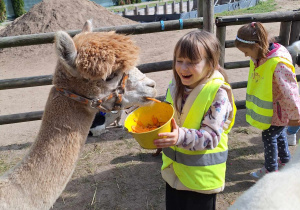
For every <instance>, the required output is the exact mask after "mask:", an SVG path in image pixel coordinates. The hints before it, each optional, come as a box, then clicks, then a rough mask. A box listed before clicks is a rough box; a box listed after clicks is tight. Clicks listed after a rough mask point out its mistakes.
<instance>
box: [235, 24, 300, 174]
mask: <svg viewBox="0 0 300 210" xmlns="http://www.w3.org/2000/svg"><path fill="white" fill-rule="evenodd" d="M235 45H236V47H237V48H238V49H239V50H240V51H242V52H243V53H244V54H245V56H249V57H250V58H251V59H250V71H249V77H248V84H247V95H246V109H247V112H246V120H247V122H248V123H249V124H250V125H252V126H254V127H256V128H259V129H261V130H262V140H263V143H264V154H265V164H264V166H263V167H262V168H261V169H259V170H258V171H256V172H252V173H251V176H253V177H255V178H261V177H262V176H263V175H264V174H266V173H268V172H273V171H277V170H278V162H277V158H278V156H279V159H280V160H279V163H281V164H285V163H287V162H289V160H290V152H289V148H288V143H287V138H286V131H285V126H287V125H299V122H298V120H299V119H300V101H299V93H298V85H297V81H296V77H295V68H294V66H293V64H292V58H291V55H290V53H289V52H288V51H287V49H286V48H285V47H283V46H282V45H280V44H278V43H273V42H271V43H269V41H268V33H267V31H266V29H265V28H264V26H263V25H262V24H261V23H259V22H253V23H250V24H247V25H244V26H242V27H241V28H240V29H239V30H238V33H237V36H236V40H235Z"/></svg>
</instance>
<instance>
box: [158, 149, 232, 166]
mask: <svg viewBox="0 0 300 210" xmlns="http://www.w3.org/2000/svg"><path fill="white" fill-rule="evenodd" d="M163 151H164V154H165V155H166V156H167V157H168V158H170V159H172V160H173V161H176V162H177V163H181V164H183V165H186V166H210V165H217V164H220V163H224V162H225V161H226V160H227V156H228V150H226V151H224V152H218V153H208V154H199V155H188V154H184V153H181V152H176V153H175V152H174V150H173V149H171V148H164V149H163Z"/></svg>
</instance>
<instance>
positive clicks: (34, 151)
mask: <svg viewBox="0 0 300 210" xmlns="http://www.w3.org/2000/svg"><path fill="white" fill-rule="evenodd" d="M94 115H95V113H92V112H91V111H89V110H88V108H87V106H86V105H84V104H81V103H79V102H76V101H73V100H71V99H69V98H67V97H65V96H62V95H60V94H59V93H57V92H56V91H55V90H54V88H52V90H51V92H50V95H49V98H48V101H47V104H46V107H45V112H44V115H43V119H42V124H41V128H40V131H39V134H38V137H37V139H36V141H35V142H34V143H33V145H32V147H31V149H30V151H29V153H28V155H27V156H26V157H25V158H24V159H23V160H22V162H21V163H20V164H19V165H18V166H16V167H15V168H14V169H13V170H12V171H11V172H10V173H9V174H8V177H9V178H10V179H11V180H12V185H14V184H15V185H16V186H15V187H16V188H18V191H19V192H20V193H21V194H22V195H21V196H23V197H24V192H25V194H26V195H27V196H28V197H29V198H30V199H24V200H25V201H28V200H30V202H33V203H34V204H33V206H36V207H37V209H38V208H39V207H42V208H40V209H47V208H48V209H49V208H50V207H51V206H52V205H53V203H54V202H55V200H56V199H57V198H58V197H59V195H60V194H61V192H62V191H63V189H64V188H65V186H66V184H67V183H68V181H69V179H70V177H71V175H72V173H73V170H74V168H75V164H76V162H77V160H78V157H79V154H80V151H81V147H82V146H83V145H84V143H85V141H86V137H87V135H88V132H89V128H90V126H91V124H92V121H93V118H94ZM20 186H21V188H22V190H20ZM8 190H9V189H8ZM21 202H22V201H21Z"/></svg>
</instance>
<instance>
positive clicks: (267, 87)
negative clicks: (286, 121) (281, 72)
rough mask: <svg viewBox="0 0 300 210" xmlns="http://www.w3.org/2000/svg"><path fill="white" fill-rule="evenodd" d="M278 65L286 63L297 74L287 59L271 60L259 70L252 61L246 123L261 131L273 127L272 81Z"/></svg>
mask: <svg viewBox="0 0 300 210" xmlns="http://www.w3.org/2000/svg"><path fill="white" fill-rule="evenodd" d="M278 63H284V64H285V65H286V66H288V67H289V68H291V69H292V71H293V72H294V73H295V68H294V66H293V64H292V63H291V62H290V61H288V60H287V59H285V58H281V57H274V58H270V59H269V60H267V61H266V62H265V63H264V64H262V65H261V66H259V67H257V68H255V66H254V63H253V61H252V60H250V71H249V76H248V84H247V95H246V109H247V111H246V121H247V122H248V123H249V124H250V125H252V126H254V127H256V128H259V129H261V130H266V129H268V128H269V127H270V126H271V121H272V116H273V91H272V88H273V85H272V81H273V74H274V70H275V68H276V66H277V64H278ZM295 80H296V78H295Z"/></svg>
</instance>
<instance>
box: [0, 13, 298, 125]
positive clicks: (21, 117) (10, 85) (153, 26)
mask: <svg viewBox="0 0 300 210" xmlns="http://www.w3.org/2000/svg"><path fill="white" fill-rule="evenodd" d="M252 21H256V22H263V23H271V22H281V27H280V33H279V37H277V40H278V41H279V42H280V43H282V44H283V45H285V46H286V45H289V44H291V43H293V42H294V41H296V40H298V39H299V33H300V11H288V12H273V13H267V14H266V13H264V14H255V15H241V16H230V17H218V18H216V20H215V24H216V26H217V31H216V36H217V37H218V39H219V40H220V43H221V46H222V52H221V58H220V64H221V65H222V66H223V67H225V69H235V68H243V67H249V61H239V62H227V63H226V62H225V60H224V59H225V48H230V47H234V40H226V26H230V25H241V24H246V23H250V22H252ZM202 25H203V18H193V19H185V20H183V28H182V29H190V28H201V26H202ZM164 26H165V27H164V31H172V30H178V29H180V27H181V25H180V22H179V21H178V20H172V21H165V22H164ZM94 31H98V32H100V31H116V32H117V33H123V34H144V33H154V32H160V31H161V25H160V22H154V23H147V24H136V25H124V26H118V27H105V28H97V29H94ZM68 33H69V34H70V35H71V36H75V35H76V34H78V33H80V31H79V30H78V31H68ZM54 34H55V33H44V34H32V35H22V36H14V37H3V38H0V48H8V47H17V46H27V45H38V44H45V43H52V42H53V41H54ZM138 68H139V69H140V70H141V71H142V72H143V73H149V72H157V71H164V70H170V69H172V60H170V61H163V62H156V63H146V64H142V65H139V66H138ZM297 80H300V75H297ZM51 84H52V75H44V76H37V77H26V78H16V79H5V80H0V90H5V89H14V88H24V87H34V86H42V85H51ZM231 86H232V88H233V89H238V88H245V87H246V86H247V81H241V82H235V83H231ZM161 97H162V96H161ZM161 97H159V98H161ZM236 105H237V108H238V109H244V108H245V101H236ZM42 114H43V111H35V112H28V113H18V114H12V115H2V116H0V125H3V124H10V123H17V122H26V121H33V120H40V119H41V117H42Z"/></svg>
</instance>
